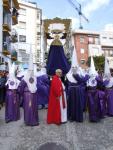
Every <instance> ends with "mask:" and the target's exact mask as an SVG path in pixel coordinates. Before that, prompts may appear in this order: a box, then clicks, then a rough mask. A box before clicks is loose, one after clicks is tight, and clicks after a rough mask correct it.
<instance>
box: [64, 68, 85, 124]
mask: <svg viewBox="0 0 113 150" xmlns="http://www.w3.org/2000/svg"><path fill="white" fill-rule="evenodd" d="M73 69H74V72H75V71H76V68H71V69H70V71H69V73H68V74H67V75H66V76H67V80H68V92H67V114H68V119H69V120H70V121H76V122H83V102H82V96H81V95H82V89H81V87H80V86H79V85H78V83H77V81H76V80H75V79H74V77H73Z"/></svg>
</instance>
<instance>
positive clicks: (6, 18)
mask: <svg viewBox="0 0 113 150" xmlns="http://www.w3.org/2000/svg"><path fill="white" fill-rule="evenodd" d="M3 31H6V32H10V31H11V18H10V17H9V15H8V14H6V13H4V14H3Z"/></svg>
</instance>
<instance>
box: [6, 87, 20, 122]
mask: <svg viewBox="0 0 113 150" xmlns="http://www.w3.org/2000/svg"><path fill="white" fill-rule="evenodd" d="M19 104H20V103H19V96H18V89H17V90H10V89H7V91H6V105H5V120H6V122H9V121H17V120H19V119H20V107H19Z"/></svg>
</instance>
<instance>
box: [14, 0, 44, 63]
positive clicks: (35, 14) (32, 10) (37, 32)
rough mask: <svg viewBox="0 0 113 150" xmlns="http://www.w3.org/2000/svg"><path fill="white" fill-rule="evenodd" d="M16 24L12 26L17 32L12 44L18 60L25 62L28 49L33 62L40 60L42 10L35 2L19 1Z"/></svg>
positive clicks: (27, 57) (27, 56)
mask: <svg viewBox="0 0 113 150" xmlns="http://www.w3.org/2000/svg"><path fill="white" fill-rule="evenodd" d="M19 6H20V10H19V17H18V25H16V26H15V27H14V28H15V29H16V31H17V33H18V43H16V44H14V45H13V46H14V47H15V48H16V49H17V50H18V61H20V62H23V63H27V62H28V60H29V54H30V51H31V52H32V53H33V62H34V63H38V62H40V55H41V20H42V11H41V9H39V8H38V7H37V4H36V3H31V2H25V1H19Z"/></svg>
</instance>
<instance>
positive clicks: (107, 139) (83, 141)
mask: <svg viewBox="0 0 113 150" xmlns="http://www.w3.org/2000/svg"><path fill="white" fill-rule="evenodd" d="M21 116H23V111H22V110H21ZM39 118H40V125H39V126H37V127H28V126H25V125H24V122H23V117H21V120H19V121H17V122H11V123H8V124H6V123H5V121H4V108H3V109H2V110H1V111H0V150H41V148H40V147H41V146H42V145H43V144H45V143H47V144H46V145H48V143H51V142H52V143H56V145H57V146H58V147H60V145H62V147H64V149H65V150H113V118H112V117H109V118H105V119H104V120H102V121H101V122H100V123H89V122H88V119H85V121H84V123H75V122H74V123H70V122H68V123H67V124H63V125H61V126H56V125H47V124H46V110H39ZM86 118H87V117H86ZM46 150H54V149H47V148H46ZM55 150H61V149H60V148H59V149H55ZM62 150H63V149H62Z"/></svg>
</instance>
